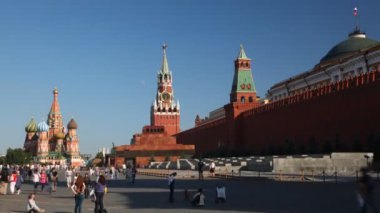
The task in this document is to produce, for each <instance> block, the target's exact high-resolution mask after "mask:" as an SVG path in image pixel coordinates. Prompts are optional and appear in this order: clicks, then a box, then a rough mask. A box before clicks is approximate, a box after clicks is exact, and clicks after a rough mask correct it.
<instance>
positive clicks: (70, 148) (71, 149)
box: [66, 118, 79, 156]
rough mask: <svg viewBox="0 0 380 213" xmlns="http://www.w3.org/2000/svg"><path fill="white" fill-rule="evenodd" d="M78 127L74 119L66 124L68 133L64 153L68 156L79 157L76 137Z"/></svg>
mask: <svg viewBox="0 0 380 213" xmlns="http://www.w3.org/2000/svg"><path fill="white" fill-rule="evenodd" d="M77 128H78V125H77V123H76V122H75V120H74V118H72V119H71V120H70V122H69V123H68V124H67V129H68V133H67V135H66V153H67V154H68V155H70V156H77V155H79V138H78V135H77Z"/></svg>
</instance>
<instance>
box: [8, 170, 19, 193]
mask: <svg viewBox="0 0 380 213" xmlns="http://www.w3.org/2000/svg"><path fill="white" fill-rule="evenodd" d="M16 181H17V172H16V171H13V172H12V174H11V175H9V182H10V184H9V189H10V191H11V194H12V195H13V194H14V193H15V187H16Z"/></svg>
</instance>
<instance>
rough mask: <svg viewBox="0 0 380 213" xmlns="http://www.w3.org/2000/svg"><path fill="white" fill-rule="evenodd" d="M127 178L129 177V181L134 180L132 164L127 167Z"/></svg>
mask: <svg viewBox="0 0 380 213" xmlns="http://www.w3.org/2000/svg"><path fill="white" fill-rule="evenodd" d="M125 178H126V179H127V182H128V183H129V182H132V168H131V166H128V167H127V172H126V174H125Z"/></svg>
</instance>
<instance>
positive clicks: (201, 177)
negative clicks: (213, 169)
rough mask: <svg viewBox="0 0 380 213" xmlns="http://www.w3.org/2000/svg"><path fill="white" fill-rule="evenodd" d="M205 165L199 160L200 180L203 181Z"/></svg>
mask: <svg viewBox="0 0 380 213" xmlns="http://www.w3.org/2000/svg"><path fill="white" fill-rule="evenodd" d="M204 165H205V164H204V163H203V161H202V159H199V162H198V179H199V180H203V167H204Z"/></svg>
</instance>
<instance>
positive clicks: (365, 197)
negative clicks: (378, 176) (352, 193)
mask: <svg viewBox="0 0 380 213" xmlns="http://www.w3.org/2000/svg"><path fill="white" fill-rule="evenodd" d="M361 172H362V177H361V178H360V180H359V195H358V199H359V205H360V209H361V212H362V213H366V212H367V209H372V212H375V213H376V212H378V211H377V206H376V204H375V203H376V201H375V195H374V189H375V185H374V183H373V181H372V178H371V176H369V174H368V169H366V168H362V169H361ZM368 207H369V208H368Z"/></svg>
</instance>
